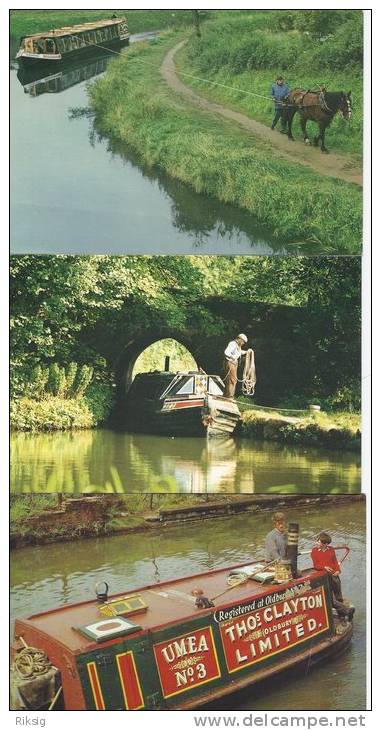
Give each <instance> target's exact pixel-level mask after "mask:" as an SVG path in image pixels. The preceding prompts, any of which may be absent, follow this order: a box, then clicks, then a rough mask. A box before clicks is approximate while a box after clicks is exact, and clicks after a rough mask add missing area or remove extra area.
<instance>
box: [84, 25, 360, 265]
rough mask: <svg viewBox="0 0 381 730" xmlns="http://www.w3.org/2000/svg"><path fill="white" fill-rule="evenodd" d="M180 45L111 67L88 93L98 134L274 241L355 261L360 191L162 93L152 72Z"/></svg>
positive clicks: (171, 41)
mask: <svg viewBox="0 0 381 730" xmlns="http://www.w3.org/2000/svg"><path fill="white" fill-rule="evenodd" d="M180 37H181V35H179V34H165V35H164V36H162V37H161V38H160V39H158V40H156V41H155V42H151V43H145V44H137V45H134V47H133V48H131V49H130V51H129V53H128V54H126V56H125V57H123V58H120V59H118V60H116V61H114V62H112V63H111V64H110V65H109V67H108V70H107V73H106V74H105V76H104V77H103V78H102V79H100V80H98V81H96V82H95V83H94V84H92V85H91V86H90V92H89V94H90V101H91V106H92V108H93V110H94V112H95V126H96V129H97V130H98V131H99V132H100V133H101V134H102V135H104V136H107V137H109V138H110V139H111V140H114V141H118V142H122V143H125V144H126V145H128V146H130V147H131V148H133V149H134V150H136V151H137V152H139V154H140V156H141V157H142V159H143V160H144V162H145V163H146V164H148V165H149V166H152V167H153V166H157V167H158V168H160V169H162V170H163V171H164V172H166V173H167V174H168V175H170V176H171V177H173V178H176V179H178V180H180V181H182V182H184V183H186V184H188V185H190V186H191V187H192V188H193V189H194V190H196V191H197V192H199V193H204V194H206V195H211V196H214V197H215V198H218V199H219V200H222V201H223V202H228V203H232V204H234V205H236V206H237V207H240V208H243V209H245V210H247V211H249V212H250V213H252V214H253V216H255V218H256V219H257V221H258V223H259V224H260V225H262V226H265V227H267V228H268V229H269V230H271V232H272V233H273V235H274V236H275V237H276V238H277V239H278V240H280V241H284V242H289V243H290V244H296V243H306V242H308V243H311V242H313V243H315V244H316V253H321V252H324V251H327V252H334V251H335V252H337V253H358V252H359V251H360V247H361V236H362V217H361V190H360V189H358V188H357V186H355V185H351V184H348V183H345V182H342V181H340V180H335V179H331V178H327V177H321V176H319V175H318V174H315V173H314V172H313V171H311V170H310V169H308V168H306V167H305V166H303V165H298V164H292V163H289V162H286V161H284V160H283V159H281V158H280V157H279V156H277V155H276V154H275V153H274V151H273V149H272V148H271V147H270V145H268V144H267V143H265V142H263V141H261V140H259V139H257V138H253V136H252V135H248V134H246V133H245V132H244V131H242V130H241V129H239V128H237V127H236V125H233V124H231V123H228V122H225V121H223V120H221V119H219V118H216V117H214V115H211V114H207V113H203V112H201V111H199V110H196V109H195V108H194V107H192V106H189V105H188V104H187V103H186V102H185V101H183V100H182V99H181V98H179V97H178V96H177V95H176V94H174V93H173V92H172V91H171V90H170V89H168V87H167V86H166V84H165V83H164V81H163V80H162V79H161V77H160V75H159V71H158V69H159V66H160V64H161V61H162V59H163V57H164V55H165V53H166V52H167V51H168V50H169V49H170V48H171V47H172V46H173V45H175V43H176V42H177V41H178V40H179V39H180ZM280 210H281V211H282V215H281V216H280V215H279V211H280Z"/></svg>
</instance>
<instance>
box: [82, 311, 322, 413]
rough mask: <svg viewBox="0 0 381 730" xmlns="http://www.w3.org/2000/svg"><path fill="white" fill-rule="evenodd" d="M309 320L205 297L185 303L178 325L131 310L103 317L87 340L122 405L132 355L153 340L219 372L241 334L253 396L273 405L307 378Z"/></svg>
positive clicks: (305, 315)
mask: <svg viewBox="0 0 381 730" xmlns="http://www.w3.org/2000/svg"><path fill="white" fill-rule="evenodd" d="M196 308H197V311H196ZM135 317H136V319H135ZM313 319H314V318H313V316H311V314H310V312H309V311H308V309H307V308H300V307H294V306H286V305H273V304H265V303H263V302H247V303H246V302H241V301H239V302H237V301H236V300H234V299H233V298H232V299H229V297H224V298H221V297H208V298H205V299H204V300H200V301H198V302H185V303H184V320H183V323H181V325H178V326H171V325H167V324H165V323H159V324H158V323H157V322H155V321H154V317H152V318H151V321H150V318H149V317H147V316H146V313H145V317H144V321H143V319H142V318H141V317H140V316H139V315H138V314H135V313H134V312H133V310H132V311H131V315H130V316H129V314H128V311H126V312H125V316H121V315H119V318H118V320H116V321H113V320H112V319H110V320H109V321H103V323H101V324H100V326H99V327H98V328H97V329H96V330H94V331H93V332H92V336H91V344H92V346H93V347H96V348H97V349H98V351H99V352H100V354H101V355H102V356H103V357H105V358H106V360H107V361H108V363H109V365H110V367H111V368H112V369H113V371H114V375H115V379H116V385H117V400H118V401H119V405H122V403H123V400H124V398H125V395H126V392H127V390H128V387H129V385H130V384H131V381H132V373H133V368H134V365H135V362H136V360H137V358H138V357H139V355H140V354H141V353H142V352H143V351H144V350H145V349H146V348H147V347H149V346H150V345H152V344H153V343H154V342H158V341H159V340H162V339H167V338H170V339H174V340H177V342H179V343H180V344H182V345H183V346H184V347H186V348H187V350H188V351H189V352H190V353H191V355H192V356H193V358H194V359H195V361H196V363H197V366H198V367H201V368H202V369H203V370H205V371H206V372H208V373H211V374H221V372H222V363H223V352H224V349H225V347H226V344H227V342H228V341H229V340H230V339H232V338H234V337H236V336H237V334H238V333H239V332H245V333H246V334H247V336H248V338H249V347H250V346H252V347H254V349H255V353H256V365H257V387H256V395H255V400H256V402H257V403H261V404H263V405H275V404H278V403H279V402H280V401H281V400H283V399H284V397H285V396H287V393H288V392H295V391H296V390H299V391H300V392H302V391H303V388H304V387H305V386H306V385H307V384H308V383H309V382H310V381H311V377H312V376H313V370H314V364H313V363H314V358H313V352H311V342H310V338H309V337H308V336H306V333H308V330H309V329H310V328H311V327H312V328H313V325H314V323H313Z"/></svg>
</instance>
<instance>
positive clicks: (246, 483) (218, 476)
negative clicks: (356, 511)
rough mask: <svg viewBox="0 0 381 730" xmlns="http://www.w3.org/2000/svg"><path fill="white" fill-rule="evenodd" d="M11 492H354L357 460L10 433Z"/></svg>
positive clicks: (96, 434)
mask: <svg viewBox="0 0 381 730" xmlns="http://www.w3.org/2000/svg"><path fill="white" fill-rule="evenodd" d="M11 489H12V491H13V492H61V491H63V492H78V493H80V492H95V491H110V492H113V491H122V492H183V493H205V492H210V493H213V492H226V493H233V492H234V493H240V492H241V493H242V492H245V493H247V492H249V493H254V492H267V493H271V492H274V493H277V492H282V493H284V494H292V493H302V494H303V493H310V492H311V493H315V492H320V493H336V492H343V493H357V492H360V491H361V472H360V454H356V453H352V452H345V451H330V450H327V449H315V448H308V447H305V446H283V445H281V444H277V443H273V442H269V441H266V442H259V441H252V440H245V439H238V440H233V439H228V440H226V441H223V440H220V439H206V438H171V437H166V436H149V435H140V434H139V435H135V434H130V433H120V432H116V431H111V430H107V429H98V430H88V431H73V432H56V433H37V434H29V433H14V434H12V436H11Z"/></svg>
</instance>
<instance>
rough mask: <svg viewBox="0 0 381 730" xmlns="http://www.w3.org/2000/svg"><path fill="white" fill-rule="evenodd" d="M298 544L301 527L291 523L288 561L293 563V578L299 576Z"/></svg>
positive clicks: (288, 540) (288, 537)
mask: <svg viewBox="0 0 381 730" xmlns="http://www.w3.org/2000/svg"><path fill="white" fill-rule="evenodd" d="M298 543H299V525H298V523H297V522H290V524H289V526H288V533H287V552H286V557H287V560H289V561H290V563H291V572H292V577H293V578H296V577H297V575H298Z"/></svg>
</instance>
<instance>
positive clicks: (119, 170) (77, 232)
mask: <svg viewBox="0 0 381 730" xmlns="http://www.w3.org/2000/svg"><path fill="white" fill-rule="evenodd" d="M148 12H151V11H148ZM153 12H154V11H153ZM144 37H146V38H147V41H148V39H149V38H150V37H152V32H148V33H146V34H138V35H132V36H131V38H130V45H131V48H132V47H133V46H134V44H135V43H136V42H139V41H142V39H144ZM12 51H13V54H14V55H15V53H16V51H17V45H14V46H12ZM128 52H129V51H128V49H124V51H123V53H128ZM114 57H115V56H114V55H113V54H107V53H105V51H104V50H103V49H99V55H96V56H95V57H94V58H91V59H90V60H85V61H83V60H81V61H78V62H76V63H75V64H74V63H70V64H63V65H62V68H60V69H59V72H58V73H57V70H53V71H50V72H49V71H48V70H46V69H45V68H44V69H42V70H40V72H39V74H38V71H37V72H35V74H36V75H35V76H34V77H32V78H31V79H30V78H29V77H26V76H25V73H23V72H22V69H20V68H19V66H18V64H17V62H16V61H15V60H14V58H13V60H12V61H11V73H10V87H11V92H10V93H11V117H12V118H11V125H12V140H11V145H12V160H13V165H12V170H11V187H12V205H11V218H12V240H11V249H12V253H20V254H23V253H25V254H26V253H29V254H30V253H36V254H47V253H62V254H63V253H66V254H79V255H81V254H89V253H93V254H100V253H103V252H104V244H105V241H107V242H108V246H107V249H108V251H109V252H110V253H114V254H126V253H128V254H147V255H149V254H150V255H152V254H153V253H156V254H164V253H165V254H188V255H189V254H194V253H203V254H245V253H247V254H248V253H253V252H255V253H257V254H266V255H269V254H273V253H277V254H286V253H290V252H292V251H295V252H297V251H299V250H300V246H299V245H298V244H296V245H295V246H292V244H291V243H290V244H289V245H287V246H285V244H284V242H283V241H282V240H281V239H280V238H279V237H277V238H276V237H274V236H273V235H272V234H271V232H270V230H269V229H268V228H266V226H263V225H261V223H260V220H258V219H257V218H256V216H255V215H252V214H251V213H250V211H248V210H243V209H240V208H239V207H236V206H235V205H232V204H230V203H229V200H225V199H221V200H218V199H217V198H216V197H209V196H208V195H206V194H205V191H203V190H201V191H200V190H199V191H197V189H195V188H194V187H192V186H191V185H189V184H187V181H185V182H181V180H179V179H178V178H177V179H176V178H174V177H172V176H170V175H168V174H167V173H166V171H165V170H164V169H163V168H160V167H158V166H155V165H154V164H152V160H151V159H149V158H148V159H147V160H146V161H145V159H144V156H142V155H141V154H140V150H139V149H138V148H135V146H134V145H131V144H129V141H128V140H127V142H126V141H125V140H123V139H121V138H120V137H118V138H116V137H115V136H114V137H113V138H112V139H111V138H110V136H105V135H103V134H102V132H101V129H100V128H98V127H97V126H95V125H94V115H93V113H92V112H91V110H90V109H89V95H88V87H89V84H90V85H91V84H92V82H93V81H94V80H95V79H96V78H97V77H99V76H101V75H102V74H104V73H105V71H106V69H107V66H108V64H109V63H110V61H112V60H113V59H114ZM25 119H27V120H28V124H27V125H26V124H25ZM25 159H28V165H25V164H24V160H25ZM58 160H59V174H57V161H58ZM41 167H42V169H43V175H40V176H39V177H38V181H37V182H36V170H39V169H41ZM89 170H91V175H89ZM78 201H81V205H79V203H78ZM146 209H149V210H150V216H147V215H146V214H145V211H146ZM49 231H54V237H52V236H51V235H50V233H47V232H49ZM163 241H165V250H164V248H163ZM26 242H27V243H26ZM110 242H111V243H110ZM308 248H309V243H308V242H307V243H303V247H302V251H303V253H307V249H308ZM315 249H316V244H314V245H313V246H312V247H311V252H313V251H314V250H315Z"/></svg>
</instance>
